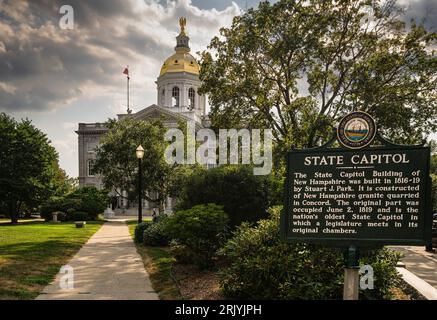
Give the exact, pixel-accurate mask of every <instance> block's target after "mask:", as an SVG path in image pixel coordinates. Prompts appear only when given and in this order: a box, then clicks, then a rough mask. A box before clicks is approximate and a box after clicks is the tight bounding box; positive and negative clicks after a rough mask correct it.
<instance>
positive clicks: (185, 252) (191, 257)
mask: <svg viewBox="0 0 437 320" xmlns="http://www.w3.org/2000/svg"><path fill="white" fill-rule="evenodd" d="M169 245H170V253H171V255H172V256H173V258H175V259H176V260H177V261H178V262H179V263H182V264H190V263H193V261H196V258H197V256H196V254H195V253H194V252H193V250H191V249H190V248H188V247H187V246H186V245H183V244H180V243H178V242H177V241H176V240H171V241H170V243H169Z"/></svg>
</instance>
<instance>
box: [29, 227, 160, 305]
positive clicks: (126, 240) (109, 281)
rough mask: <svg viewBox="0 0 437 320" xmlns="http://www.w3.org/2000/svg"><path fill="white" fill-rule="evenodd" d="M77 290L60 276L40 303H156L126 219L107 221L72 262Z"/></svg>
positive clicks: (40, 296) (48, 287) (41, 298)
mask: <svg viewBox="0 0 437 320" xmlns="http://www.w3.org/2000/svg"><path fill="white" fill-rule="evenodd" d="M68 265H70V266H71V267H73V270H74V288H73V289H61V288H60V280H61V277H62V276H64V275H65V274H60V273H59V274H58V275H57V276H56V279H55V280H54V282H53V283H51V284H50V285H48V286H47V287H46V288H44V291H43V292H42V294H41V295H39V296H38V297H37V300H58V299H68V300H105V299H109V300H156V299H158V296H157V294H156V293H155V292H154V291H153V289H152V285H151V283H150V280H149V276H148V274H147V272H146V271H145V269H144V265H143V262H142V260H141V257H140V256H139V255H138V253H137V251H136V248H135V244H134V243H133V241H132V238H131V236H130V234H129V230H128V227H127V225H126V223H125V222H124V221H123V220H119V221H117V220H112V221H109V222H106V223H105V224H104V225H103V226H102V227H101V228H100V230H99V231H97V232H96V233H95V234H94V235H93V236H92V237H91V238H90V239H89V240H88V242H87V243H86V244H85V245H84V246H83V247H82V248H81V249H80V250H79V252H78V253H77V254H76V255H75V256H74V257H73V258H72V259H71V260H70V262H69V263H68Z"/></svg>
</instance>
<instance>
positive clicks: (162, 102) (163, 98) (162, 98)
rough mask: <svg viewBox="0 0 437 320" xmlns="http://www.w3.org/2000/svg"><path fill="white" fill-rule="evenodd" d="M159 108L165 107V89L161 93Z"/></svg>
mask: <svg viewBox="0 0 437 320" xmlns="http://www.w3.org/2000/svg"><path fill="white" fill-rule="evenodd" d="M161 106H165V89H162V91H161Z"/></svg>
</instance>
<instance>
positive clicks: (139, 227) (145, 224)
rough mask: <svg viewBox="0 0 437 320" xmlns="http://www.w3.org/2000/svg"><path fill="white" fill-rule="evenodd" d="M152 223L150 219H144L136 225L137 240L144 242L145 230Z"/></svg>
mask: <svg viewBox="0 0 437 320" xmlns="http://www.w3.org/2000/svg"><path fill="white" fill-rule="evenodd" d="M151 225H152V222H150V221H143V222H141V223H140V224H138V225H137V226H136V227H135V242H137V243H142V242H143V233H144V230H146V229H147V228H149V227H150V226H151Z"/></svg>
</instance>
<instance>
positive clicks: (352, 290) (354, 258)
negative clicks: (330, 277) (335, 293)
mask: <svg viewBox="0 0 437 320" xmlns="http://www.w3.org/2000/svg"><path fill="white" fill-rule="evenodd" d="M344 255H345V268H344V287H343V300H358V295H359V283H360V274H359V272H360V264H359V250H358V249H357V248H355V247H354V246H351V247H349V248H348V249H346V250H345V254H344Z"/></svg>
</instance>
